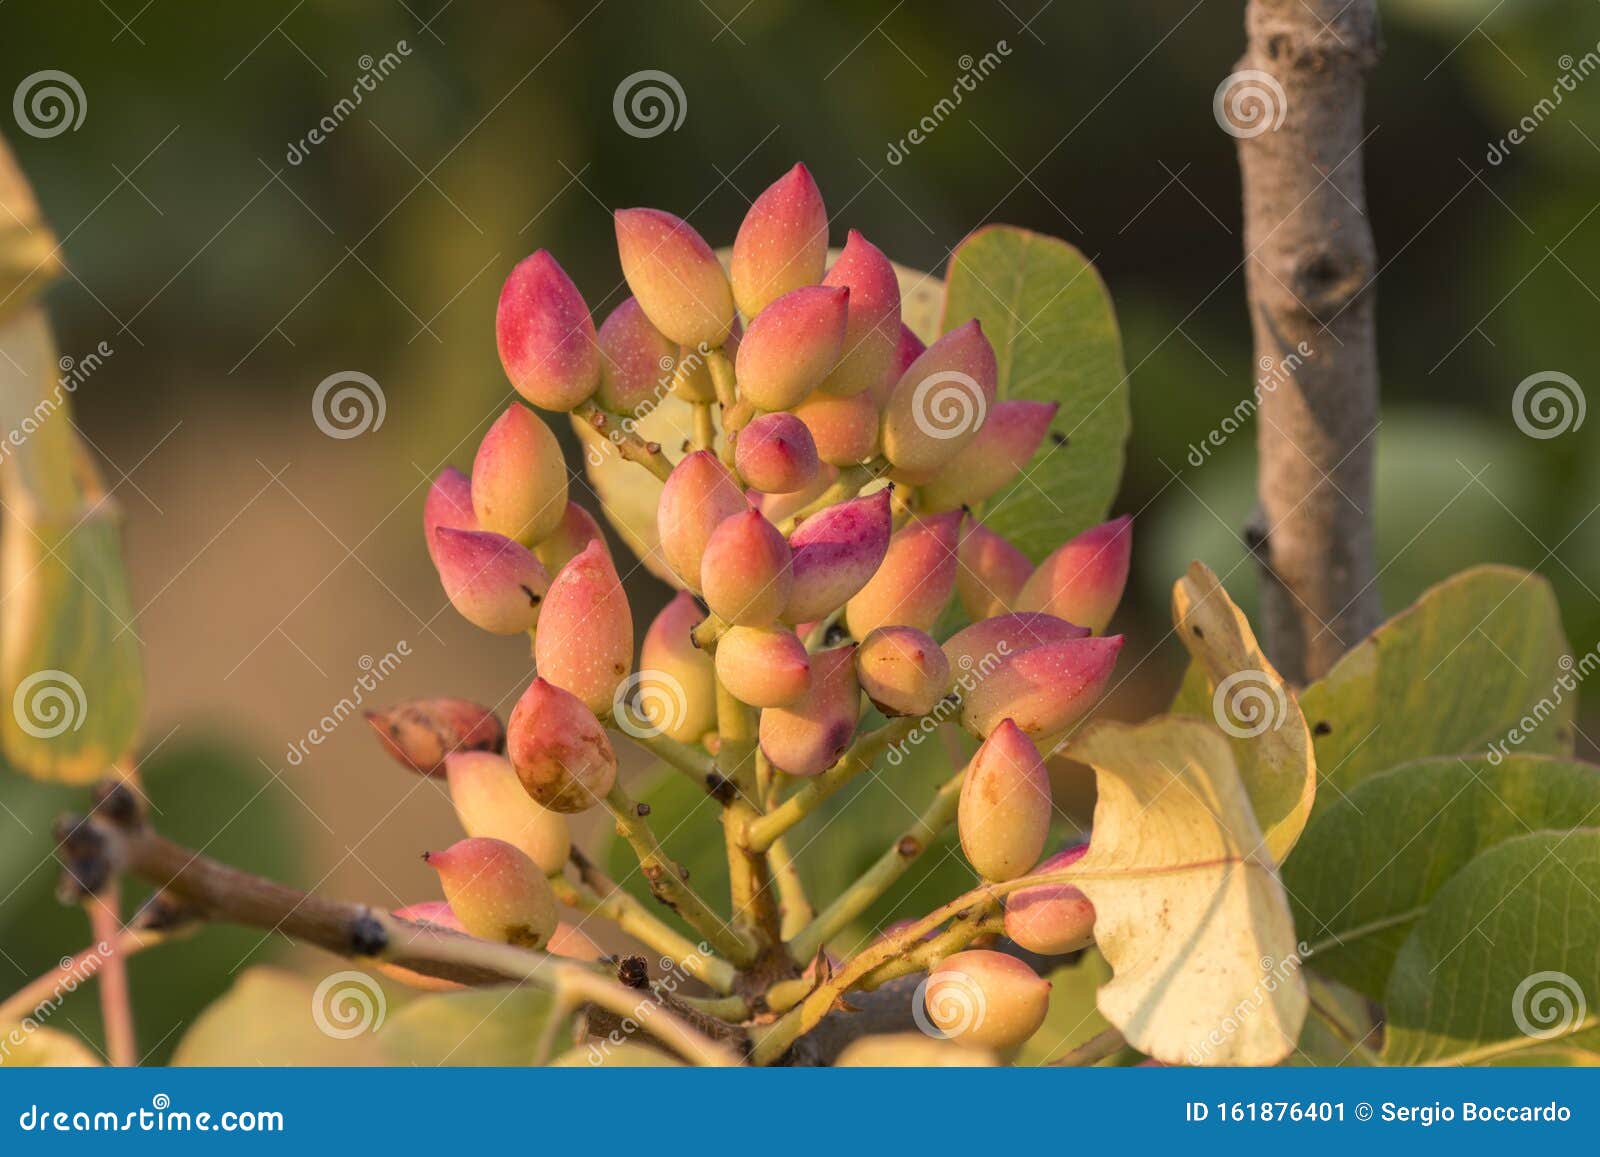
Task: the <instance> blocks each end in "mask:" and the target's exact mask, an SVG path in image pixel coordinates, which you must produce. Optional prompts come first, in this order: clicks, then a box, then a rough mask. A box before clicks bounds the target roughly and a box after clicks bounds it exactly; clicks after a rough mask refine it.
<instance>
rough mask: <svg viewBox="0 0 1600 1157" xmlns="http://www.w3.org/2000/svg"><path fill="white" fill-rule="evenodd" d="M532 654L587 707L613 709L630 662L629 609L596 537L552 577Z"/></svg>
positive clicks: (598, 712) (553, 679) (600, 712)
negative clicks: (612, 706) (612, 705)
mask: <svg viewBox="0 0 1600 1157" xmlns="http://www.w3.org/2000/svg"><path fill="white" fill-rule="evenodd" d="M533 658H534V662H535V663H536V664H537V665H538V668H539V673H540V674H541V675H542V676H544V678H545V679H547V680H549V681H550V682H551V683H554V684H555V685H556V686H557V687H563V688H565V689H566V690H568V691H570V692H571V693H572V694H574V695H576V696H577V697H578V699H579V700H581V701H582V702H583V703H584V704H585V705H586V706H587V707H588V708H589V710H590V711H592V712H594V713H595V714H596V715H603V714H605V713H606V712H608V711H610V710H611V704H612V700H613V699H614V698H615V696H616V692H617V688H618V687H619V686H620V685H621V684H622V681H623V680H624V679H626V678H627V677H628V671H629V669H630V668H631V667H632V665H633V614H632V612H631V611H630V610H629V608H628V599H627V596H626V595H625V594H624V593H623V591H622V582H621V580H620V579H618V578H617V568H616V567H614V566H613V565H612V564H611V556H610V555H609V554H607V553H606V548H605V545H604V544H603V543H601V542H600V541H598V540H596V541H594V542H591V543H590V544H589V545H588V546H586V547H584V548H583V551H582V552H581V553H580V554H579V555H578V557H577V558H575V559H573V560H572V561H571V562H569V563H568V564H567V565H566V566H564V567H562V568H561V573H560V574H558V575H556V577H555V579H554V580H552V581H551V583H550V590H549V592H548V593H547V594H546V595H545V600H544V610H543V612H542V613H541V615H540V619H539V631H538V634H537V635H536V636H535V638H534V641H533Z"/></svg>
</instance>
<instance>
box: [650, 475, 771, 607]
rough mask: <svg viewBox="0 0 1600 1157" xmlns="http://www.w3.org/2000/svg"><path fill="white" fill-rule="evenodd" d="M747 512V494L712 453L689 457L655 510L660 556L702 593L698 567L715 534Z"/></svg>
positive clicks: (667, 486)
mask: <svg viewBox="0 0 1600 1157" xmlns="http://www.w3.org/2000/svg"><path fill="white" fill-rule="evenodd" d="M748 508H749V503H748V502H747V501H746V500H745V496H744V491H742V490H740V489H739V484H738V483H737V482H735V481H734V480H733V475H732V474H729V473H728V468H727V467H726V466H724V465H723V464H722V463H721V462H719V461H717V456H716V455H715V454H713V453H711V452H710V451H709V450H696V451H695V452H694V453H693V454H686V455H684V457H683V460H682V461H680V462H679V463H678V464H677V465H676V466H675V467H673V469H672V473H671V474H670V475H669V476H668V478H667V482H666V485H665V486H663V487H662V488H661V499H660V502H659V503H658V504H657V506H656V532H657V535H658V537H659V538H660V541H661V553H662V555H663V556H664V557H665V558H666V560H667V565H668V566H669V567H671V568H672V573H673V574H675V575H677V576H678V579H679V581H680V582H682V583H683V585H684V586H686V587H688V588H689V589H690V590H692V591H695V592H698V591H699V590H700V563H701V560H702V559H703V558H704V556H705V550H706V543H708V542H710V541H711V532H712V531H714V530H716V529H717V527H718V526H719V525H721V523H722V520H723V519H725V518H731V517H733V516H734V515H735V514H739V513H741V512H742V511H744V510H746V509H748Z"/></svg>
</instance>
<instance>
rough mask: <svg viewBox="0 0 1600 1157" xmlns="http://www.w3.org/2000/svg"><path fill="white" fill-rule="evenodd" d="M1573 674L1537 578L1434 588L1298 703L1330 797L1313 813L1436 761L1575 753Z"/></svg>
mask: <svg viewBox="0 0 1600 1157" xmlns="http://www.w3.org/2000/svg"><path fill="white" fill-rule="evenodd" d="M1564 659H1565V660H1566V662H1565V663H1563V660H1564ZM1570 663H1571V660H1570V659H1569V658H1567V640H1566V635H1565V634H1564V633H1563V631H1562V629H1561V609H1560V607H1559V606H1557V604H1556V598H1555V593H1554V591H1552V590H1551V588H1550V584H1549V583H1548V582H1546V581H1545V580H1544V579H1543V578H1540V577H1539V576H1538V575H1536V574H1534V573H1532V572H1531V571H1524V570H1517V569H1516V568H1514V567H1506V566H1480V567H1473V568H1472V569H1471V570H1466V571H1462V572H1461V573H1460V574H1458V575H1455V576H1453V577H1451V578H1449V579H1446V580H1445V581H1444V582H1442V583H1440V584H1439V585H1437V586H1435V587H1432V588H1430V589H1429V590H1427V591H1425V592H1424V593H1423V595H1422V597H1421V598H1419V599H1418V600H1417V601H1416V602H1415V603H1413V604H1412V605H1411V606H1409V607H1407V608H1406V609H1405V610H1403V611H1401V612H1400V613H1399V614H1398V615H1396V616H1395V617H1394V618H1392V619H1390V620H1389V621H1388V622H1387V623H1385V624H1384V625H1383V626H1381V627H1379V628H1378V629H1377V630H1376V631H1374V632H1373V633H1372V634H1371V635H1370V636H1368V637H1367V638H1366V639H1365V640H1364V641H1362V642H1361V643H1359V644H1358V645H1357V646H1355V647H1354V648H1353V649H1351V650H1350V651H1349V652H1348V653H1347V654H1346V655H1345V656H1344V658H1342V659H1340V660H1339V662H1338V663H1336V664H1334V667H1333V670H1331V671H1329V672H1328V673H1327V674H1326V675H1325V676H1323V677H1322V678H1321V679H1319V680H1317V682H1315V683H1313V684H1311V686H1309V687H1307V688H1306V689H1305V690H1304V691H1302V692H1301V693H1300V706H1301V709H1302V710H1303V711H1304V712H1305V716H1306V720H1307V721H1308V722H1309V723H1310V724H1311V733H1312V736H1313V737H1314V738H1313V743H1314V744H1315V746H1316V758H1317V766H1318V767H1319V768H1320V769H1321V772H1322V776H1323V783H1324V786H1326V785H1330V784H1331V785H1332V786H1333V788H1334V789H1335V790H1332V791H1328V790H1324V791H1322V792H1321V793H1320V798H1319V799H1318V801H1317V807H1316V810H1317V811H1318V812H1319V813H1320V812H1321V811H1322V810H1323V809H1325V808H1327V807H1329V806H1331V805H1332V803H1333V802H1334V801H1335V800H1337V799H1339V798H1340V796H1341V794H1342V793H1344V792H1348V791H1349V790H1350V789H1351V788H1352V787H1354V786H1355V785H1356V784H1358V783H1360V782H1361V781H1362V780H1364V779H1366V778H1367V777H1368V776H1370V775H1374V774H1376V773H1377V772H1380V771H1386V770H1388V769H1389V768H1391V767H1398V766H1399V765H1400V764H1402V763H1409V762H1411V761H1412V760H1416V759H1423V758H1426V757H1427V756H1430V755H1478V754H1482V753H1483V752H1485V751H1487V750H1489V749H1490V747H1491V746H1492V745H1494V744H1497V743H1501V744H1507V748H1506V750H1502V751H1501V754H1502V755H1505V754H1508V753H1521V754H1547V755H1549V754H1553V755H1569V754H1571V752H1572V718H1573V712H1574V710H1575V709H1576V706H1577V695H1576V683H1577V679H1578V677H1579V676H1578V675H1577V674H1576V673H1574V672H1572V671H1571V670H1569V667H1570ZM1513 728H1516V729H1517V739H1516V741H1515V742H1508V739H1509V737H1510V736H1511V734H1512V729H1513Z"/></svg>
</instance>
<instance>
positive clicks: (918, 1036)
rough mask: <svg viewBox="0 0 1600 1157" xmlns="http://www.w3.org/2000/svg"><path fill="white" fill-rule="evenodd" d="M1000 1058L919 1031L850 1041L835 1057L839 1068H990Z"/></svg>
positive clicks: (836, 1065) (995, 1064)
mask: <svg viewBox="0 0 1600 1157" xmlns="http://www.w3.org/2000/svg"><path fill="white" fill-rule="evenodd" d="M999 1063H1000V1061H999V1059H998V1058H997V1057H996V1056H995V1055H994V1054H993V1053H992V1052H990V1051H988V1050H987V1049H976V1048H968V1047H966V1046H965V1045H963V1044H961V1043H959V1042H958V1041H953V1040H937V1039H935V1038H934V1037H930V1036H927V1035H926V1034H924V1033H920V1032H892V1033H883V1034H880V1035H877V1036H864V1037H860V1038H859V1039H857V1040H853V1041H851V1042H850V1043H849V1044H847V1045H846V1046H845V1047H844V1051H843V1052H841V1053H840V1054H839V1055H838V1057H836V1058H835V1059H834V1062H833V1067H834V1068H836V1069H991V1068H994V1067H995V1066H997V1065H999Z"/></svg>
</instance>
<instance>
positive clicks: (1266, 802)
mask: <svg viewBox="0 0 1600 1157" xmlns="http://www.w3.org/2000/svg"><path fill="white" fill-rule="evenodd" d="M1172 622H1173V627H1174V629H1175V630H1176V631H1177V633H1178V637H1179V638H1180V639H1181V640H1182V641H1183V645H1184V646H1185V647H1187V648H1188V650H1189V654H1190V656H1191V657H1192V658H1193V665H1192V667H1191V670H1190V673H1189V677H1188V678H1186V679H1185V680H1184V684H1183V688H1182V690H1181V691H1180V693H1179V696H1178V700H1177V701H1176V702H1174V704H1173V707H1172V711H1173V713H1174V714H1176V715H1196V716H1199V717H1201V718H1204V719H1209V720H1211V721H1212V722H1213V723H1215V724H1216V725H1217V726H1218V727H1221V728H1222V729H1223V731H1225V732H1226V733H1227V734H1228V737H1229V739H1230V740H1231V742H1232V744H1233V758H1234V761H1235V762H1236V763H1237V764H1238V766H1239V775H1240V777H1241V778H1242V779H1243V780H1244V786H1245V790H1247V791H1248V792H1249V793H1250V804H1251V806H1252V807H1253V808H1254V809H1255V814H1256V821H1257V822H1258V823H1260V825H1261V830H1262V832H1263V833H1264V834H1265V836H1266V839H1267V850H1268V851H1270V852H1271V853H1272V858H1273V859H1274V860H1276V861H1277V862H1278V863H1280V864H1281V863H1283V862H1284V860H1285V858H1286V857H1287V856H1288V855H1289V851H1290V849H1291V848H1293V847H1294V845H1295V841H1296V840H1298V839H1299V838H1300V833H1301V832H1302V831H1304V830H1305V826H1306V820H1307V819H1308V818H1310V816H1311V805H1312V803H1313V801H1314V800H1315V799H1316V795H1317V765H1316V762H1315V761H1314V760H1313V759H1312V758H1311V733H1310V731H1309V730H1308V729H1307V728H1306V719H1305V716H1304V715H1303V714H1301V712H1300V703H1299V700H1297V699H1296V698H1295V694H1294V692H1293V691H1292V690H1290V688H1289V685H1288V684H1287V683H1285V682H1284V681H1283V677H1282V676H1281V675H1279V674H1278V670H1277V668H1276V667H1274V666H1273V665H1272V664H1271V663H1270V662H1268V660H1267V656H1266V655H1265V654H1264V653H1263V652H1262V650H1261V647H1260V644H1258V643H1257V642H1256V636H1255V632H1254V631H1252V630H1251V629H1250V623H1249V621H1248V620H1247V619H1246V618H1245V617H1244V612H1243V611H1241V610H1240V609H1239V608H1238V607H1237V606H1236V605H1235V604H1234V601H1233V600H1232V599H1231V598H1229V597H1228V592H1227V591H1225V590H1223V589H1222V583H1221V582H1219V581H1218V579H1217V576H1216V575H1215V574H1213V573H1212V571H1211V568H1210V567H1208V566H1206V565H1205V564H1204V563H1201V562H1195V563H1190V564H1189V573H1188V574H1186V575H1184V577H1183V578H1181V579H1179V580H1178V581H1177V583H1175V584H1174V585H1173V588H1172Z"/></svg>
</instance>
